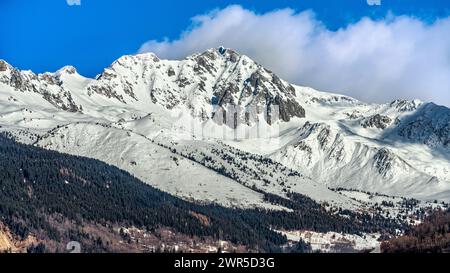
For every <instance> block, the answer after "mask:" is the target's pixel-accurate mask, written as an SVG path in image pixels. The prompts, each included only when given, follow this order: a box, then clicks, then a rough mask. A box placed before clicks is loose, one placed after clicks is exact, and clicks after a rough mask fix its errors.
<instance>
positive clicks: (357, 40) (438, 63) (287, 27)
mask: <svg viewBox="0 0 450 273" xmlns="http://www.w3.org/2000/svg"><path fill="white" fill-rule="evenodd" d="M192 21H193V22H192V25H191V26H190V27H189V28H188V29H187V30H186V31H184V32H183V33H182V34H181V35H180V38H179V39H176V40H172V41H170V40H167V39H166V40H163V41H157V40H150V41H148V42H146V43H145V44H143V45H142V46H141V48H140V50H139V51H140V52H154V53H156V54H157V55H158V56H160V57H162V58H168V59H181V58H184V57H185V56H187V55H189V54H192V53H195V52H200V51H203V50H205V49H208V48H212V47H217V46H220V45H223V46H225V47H228V48H233V49H235V50H237V51H239V52H241V53H243V54H246V55H248V56H249V57H251V58H253V59H255V60H256V61H258V62H259V63H261V64H262V65H264V66H266V67H267V68H269V69H271V70H273V71H274V72H276V73H277V74H279V75H280V76H281V77H282V78H284V79H286V80H288V81H290V82H292V83H295V84H299V85H305V86H311V87H313V88H316V89H319V90H323V91H332V92H338V93H342V94H346V95H349V96H353V97H356V98H358V99H361V100H364V101H368V102H387V101H390V100H393V99H396V98H406V99H414V98H419V99H422V100H425V101H434V102H436V103H438V104H443V105H446V106H450V35H449V34H450V18H446V19H440V20H437V21H435V22H434V23H432V24H428V23H425V22H422V21H420V20H419V19H415V18H412V17H407V16H393V15H388V16H386V18H383V19H382V20H372V19H369V18H362V19H361V20H359V21H358V22H356V23H353V24H349V25H348V26H346V27H345V28H341V29H339V30H337V31H331V30H329V29H327V28H326V27H325V26H324V24H323V23H322V22H320V21H318V20H317V19H316V18H315V16H314V13H313V12H312V11H304V12H300V13H298V12H295V11H294V10H292V9H281V10H275V11H272V12H268V13H264V14H256V13H254V12H253V11H250V10H246V9H244V8H242V7H241V6H236V5H234V6H229V7H227V8H224V9H221V10H214V11H212V12H210V13H207V14H204V15H199V16H196V17H194V18H193V19H192Z"/></svg>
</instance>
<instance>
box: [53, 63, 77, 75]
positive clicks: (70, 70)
mask: <svg viewBox="0 0 450 273" xmlns="http://www.w3.org/2000/svg"><path fill="white" fill-rule="evenodd" d="M55 74H56V75H59V76H61V75H64V74H69V75H73V74H78V72H77V69H76V68H75V67H73V66H71V65H66V66H64V67H62V68H61V69H59V70H58V71H56V73H55Z"/></svg>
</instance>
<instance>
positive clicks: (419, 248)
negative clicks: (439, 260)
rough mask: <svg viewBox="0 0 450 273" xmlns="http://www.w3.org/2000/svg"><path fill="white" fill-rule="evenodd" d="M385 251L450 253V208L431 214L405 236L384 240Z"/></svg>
mask: <svg viewBox="0 0 450 273" xmlns="http://www.w3.org/2000/svg"><path fill="white" fill-rule="evenodd" d="M381 249H382V251H383V252H390V253H402V252H411V253H419V252H420V253H437V252H445V253H450V210H447V211H438V212H435V213H433V214H432V215H430V216H429V217H427V218H426V219H425V221H424V222H423V223H421V224H420V225H418V226H416V227H413V228H411V230H409V231H407V232H406V234H405V235H404V236H401V237H398V238H395V239H392V240H390V241H387V242H384V243H383V244H382V245H381Z"/></svg>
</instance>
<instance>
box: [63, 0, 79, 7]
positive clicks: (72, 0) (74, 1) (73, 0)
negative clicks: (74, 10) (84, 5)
mask: <svg viewBox="0 0 450 273" xmlns="http://www.w3.org/2000/svg"><path fill="white" fill-rule="evenodd" d="M66 2H67V5H69V6H81V0H66Z"/></svg>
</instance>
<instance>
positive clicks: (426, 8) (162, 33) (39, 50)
mask: <svg viewBox="0 0 450 273" xmlns="http://www.w3.org/2000/svg"><path fill="white" fill-rule="evenodd" d="M230 4H239V5H242V6H243V7H244V8H247V9H250V10H254V11H256V12H258V13H264V12H267V11H271V10H274V9H280V8H286V7H290V8H292V9H294V10H296V11H302V10H305V9H312V10H313V11H314V12H315V13H316V16H317V18H318V19H319V20H321V21H322V22H324V23H325V24H326V25H327V27H329V28H330V29H336V28H339V27H343V26H345V25H347V24H348V23H349V22H355V21H357V20H359V19H360V18H361V17H363V16H371V17H374V18H377V17H382V16H385V15H386V13H387V11H392V12H393V13H394V14H410V15H415V16H419V17H422V18H426V19H427V20H434V19H435V18H436V17H443V16H447V15H448V14H449V12H450V9H449V7H450V3H449V1H446V0H431V1H430V0H427V1H425V0H420V1H419V0H404V1H402V0H382V2H381V5H380V6H369V5H368V4H367V3H366V1H365V0H342V1H336V0H334V1H333V0H331V1H330V0H323V1H321V0H293V1H288V0H276V1H272V0H254V1H251V0H248V1H221V0H207V1H201V0H183V1H175V0H172V1H146V0H145V1H139V0H127V1H110V0H81V5H80V6H76V5H74V6H69V5H68V4H67V3H66V0H1V1H0V37H2V38H1V39H2V41H1V43H0V58H2V59H5V60H6V61H8V62H10V63H11V64H13V65H14V66H17V67H19V68H21V69H32V70H34V71H37V72H44V71H54V70H57V69H58V68H60V67H62V66H64V65H66V64H72V65H74V66H76V67H77V69H78V70H79V72H80V73H82V74H84V75H86V76H95V75H96V74H97V73H99V72H101V71H102V69H103V68H104V67H106V66H107V65H109V64H110V63H111V62H112V61H113V60H115V59H117V58H118V57H120V56H121V55H124V54H132V53H135V52H136V51H137V50H138V49H139V47H140V45H141V44H142V43H143V42H145V41H147V40H150V39H163V38H164V37H167V38H169V39H173V38H176V37H178V36H179V35H180V33H181V32H182V31H183V30H185V29H186V28H188V27H189V26H190V24H191V21H190V18H192V17H193V16H195V15H198V14H203V13H206V12H208V11H210V10H212V9H215V8H224V7H226V6H228V5H230Z"/></svg>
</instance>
